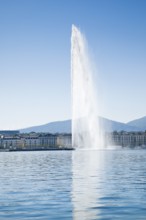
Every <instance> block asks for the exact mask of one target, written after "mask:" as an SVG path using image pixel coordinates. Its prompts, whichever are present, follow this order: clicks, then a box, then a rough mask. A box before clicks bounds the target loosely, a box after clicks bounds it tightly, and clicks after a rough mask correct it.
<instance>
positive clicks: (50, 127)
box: [20, 117, 139, 133]
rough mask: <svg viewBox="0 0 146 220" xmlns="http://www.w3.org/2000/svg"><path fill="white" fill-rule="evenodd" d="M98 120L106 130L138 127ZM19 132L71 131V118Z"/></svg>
mask: <svg viewBox="0 0 146 220" xmlns="http://www.w3.org/2000/svg"><path fill="white" fill-rule="evenodd" d="M100 122H101V124H102V125H103V127H104V128H105V130H106V131H115V130H116V131H122V130H124V131H138V130H139V128H137V127H135V126H131V125H128V124H124V123H121V122H117V121H112V120H109V119H106V118H102V117H100ZM20 132H21V133H29V132H49V133H71V120H66V121H56V122H51V123H48V124H44V125H39V126H33V127H29V128H24V129H20Z"/></svg>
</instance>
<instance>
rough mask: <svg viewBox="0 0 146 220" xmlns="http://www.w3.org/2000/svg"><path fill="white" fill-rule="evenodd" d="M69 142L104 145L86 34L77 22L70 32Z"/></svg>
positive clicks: (81, 145) (75, 144) (84, 146)
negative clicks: (70, 95)
mask: <svg viewBox="0 0 146 220" xmlns="http://www.w3.org/2000/svg"><path fill="white" fill-rule="evenodd" d="M71 80H72V146H73V147H75V148H96V149H101V148H103V147H104V138H103V132H102V128H101V125H100V120H99V118H98V115H99V102H98V98H97V96H96V92H95V86H94V83H93V72H92V66H91V62H90V59H89V54H88V51H87V44H86V40H85V37H84V36H83V34H82V33H81V32H80V30H79V29H78V28H77V27H76V26H74V25H73V26H72V36H71Z"/></svg>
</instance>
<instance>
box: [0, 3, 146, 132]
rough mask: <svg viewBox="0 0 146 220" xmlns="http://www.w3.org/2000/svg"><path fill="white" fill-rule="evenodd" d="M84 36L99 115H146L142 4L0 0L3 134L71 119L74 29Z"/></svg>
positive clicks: (121, 118)
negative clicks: (97, 91)
mask: <svg viewBox="0 0 146 220" xmlns="http://www.w3.org/2000/svg"><path fill="white" fill-rule="evenodd" d="M72 24H75V25H77V26H78V27H79V28H80V29H81V30H82V31H83V33H84V34H85V35H86V38H87V41H88V44H89V46H90V49H91V51H92V56H93V57H94V62H95V64H96V67H97V70H98V77H99V78H100V87H101V88H102V91H101V95H100V97H101V99H102V103H103V106H102V116H104V117H107V118H109V119H113V120H117V121H121V122H127V121H130V120H132V119H136V118H139V117H142V116H144V115H146V98H145V95H146V1H145V0H0V106H1V107H0V129H19V128H24V127H28V126H32V125H40V124H44V123H48V122H51V121H57V120H64V119H69V118H71V92H70V90H71V88H70V46H71V45H70V36H71V25H72Z"/></svg>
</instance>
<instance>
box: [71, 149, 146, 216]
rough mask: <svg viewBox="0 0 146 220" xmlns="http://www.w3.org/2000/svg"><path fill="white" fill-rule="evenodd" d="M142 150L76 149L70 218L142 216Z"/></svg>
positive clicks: (145, 190) (145, 180) (145, 191)
mask: <svg viewBox="0 0 146 220" xmlns="http://www.w3.org/2000/svg"><path fill="white" fill-rule="evenodd" d="M145 166H146V154H145V151H132V150H129V151H128V150H127V151H124V150H120V151H112V150H111V151H110V150H109V151H108V150H107V151H81V150H80V151H76V152H74V153H73V155H72V192H71V193H72V204H73V219H74V220H79V219H86V220H93V219H104V220H105V219H108V220H113V219H121V220H123V219H124V218H125V219H131V220H134V219H135V220H137V219H145V216H146V208H145V207H146V201H145V197H146V172H145Z"/></svg>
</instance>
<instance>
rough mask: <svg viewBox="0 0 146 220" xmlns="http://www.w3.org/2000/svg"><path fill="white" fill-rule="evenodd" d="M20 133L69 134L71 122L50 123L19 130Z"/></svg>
mask: <svg viewBox="0 0 146 220" xmlns="http://www.w3.org/2000/svg"><path fill="white" fill-rule="evenodd" d="M20 132H21V133H29V132H49V133H70V132H71V120H66V121H56V122H50V123H47V124H44V125H39V126H33V127H29V128H24V129H20Z"/></svg>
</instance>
